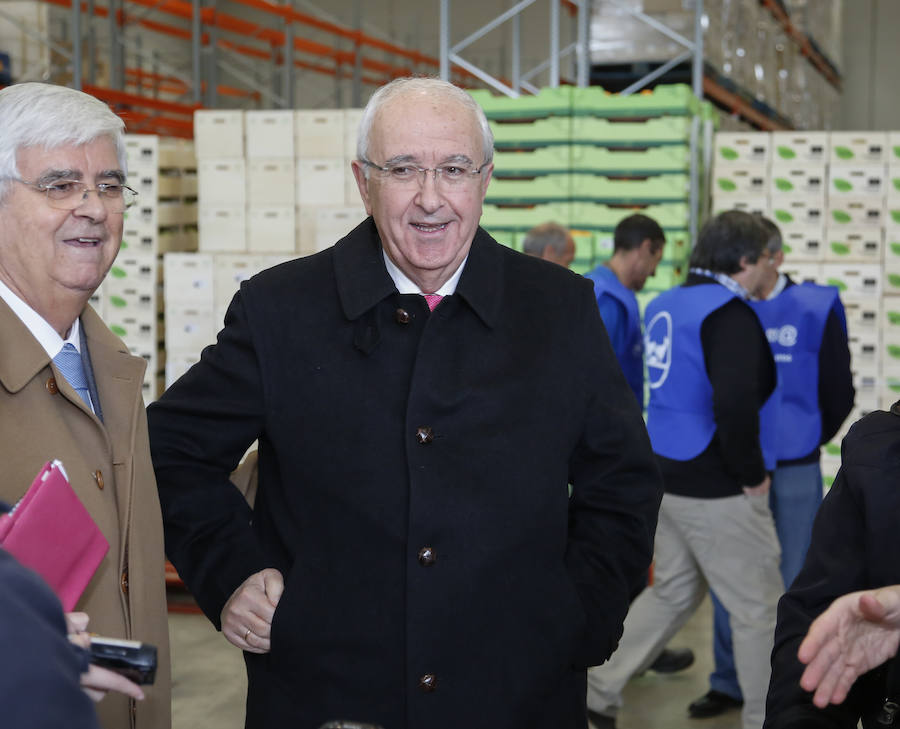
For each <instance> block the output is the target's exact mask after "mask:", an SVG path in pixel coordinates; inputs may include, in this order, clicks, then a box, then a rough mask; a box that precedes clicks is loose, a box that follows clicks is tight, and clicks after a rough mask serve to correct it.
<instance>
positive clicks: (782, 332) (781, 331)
mask: <svg viewBox="0 0 900 729" xmlns="http://www.w3.org/2000/svg"><path fill="white" fill-rule="evenodd" d="M798 338H799V332H798V331H797V327H795V326H794V325H792V324H785V325H784V326H783V327H771V328H770V329H766V339H768V340H769V343H771V344H778V345H780V346H782V347H794V346H796V345H797V339H798Z"/></svg>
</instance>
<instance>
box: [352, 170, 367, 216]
mask: <svg viewBox="0 0 900 729" xmlns="http://www.w3.org/2000/svg"><path fill="white" fill-rule="evenodd" d="M350 169H352V170H353V177H354V178H355V179H356V187H357V188H359V196H360V197H361V198H362V201H363V205H365V207H366V215H371V214H372V203H371V201H370V199H369V180H368V178H367V177H366V170H365V167H364V166H363V163H362V162H360V161H359V160H356V159H355V160H353V161H352V162H351V163H350Z"/></svg>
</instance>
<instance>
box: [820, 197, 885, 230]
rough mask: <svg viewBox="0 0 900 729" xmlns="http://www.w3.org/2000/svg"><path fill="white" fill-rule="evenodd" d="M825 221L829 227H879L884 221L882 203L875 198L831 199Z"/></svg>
mask: <svg viewBox="0 0 900 729" xmlns="http://www.w3.org/2000/svg"><path fill="white" fill-rule="evenodd" d="M826 220H827V221H828V225H829V227H834V226H836V225H846V226H854V227H863V226H874V227H881V226H882V225H883V224H884V220H885V210H884V203H883V202H882V201H881V199H880V198H877V197H850V196H847V197H831V198H829V200H828V214H827V216H826Z"/></svg>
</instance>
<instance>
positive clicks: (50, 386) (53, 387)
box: [46, 377, 59, 395]
mask: <svg viewBox="0 0 900 729" xmlns="http://www.w3.org/2000/svg"><path fill="white" fill-rule="evenodd" d="M46 387H47V392H49V393H50V394H51V395H55V394H56V393H57V392H59V387H58V386H57V384H56V378H55V377H48V378H47V384H46Z"/></svg>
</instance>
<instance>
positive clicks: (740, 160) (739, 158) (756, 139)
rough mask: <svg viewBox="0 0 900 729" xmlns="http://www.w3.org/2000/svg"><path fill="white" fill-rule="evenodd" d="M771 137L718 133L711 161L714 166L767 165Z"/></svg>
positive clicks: (739, 133) (753, 133)
mask: <svg viewBox="0 0 900 729" xmlns="http://www.w3.org/2000/svg"><path fill="white" fill-rule="evenodd" d="M771 149H772V137H771V135H770V134H769V133H768V132H718V133H716V141H715V148H714V152H713V159H714V160H715V164H716V165H719V164H722V163H725V164H735V165H746V164H761V165H763V166H765V165H768V164H769V160H770V159H771Z"/></svg>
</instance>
